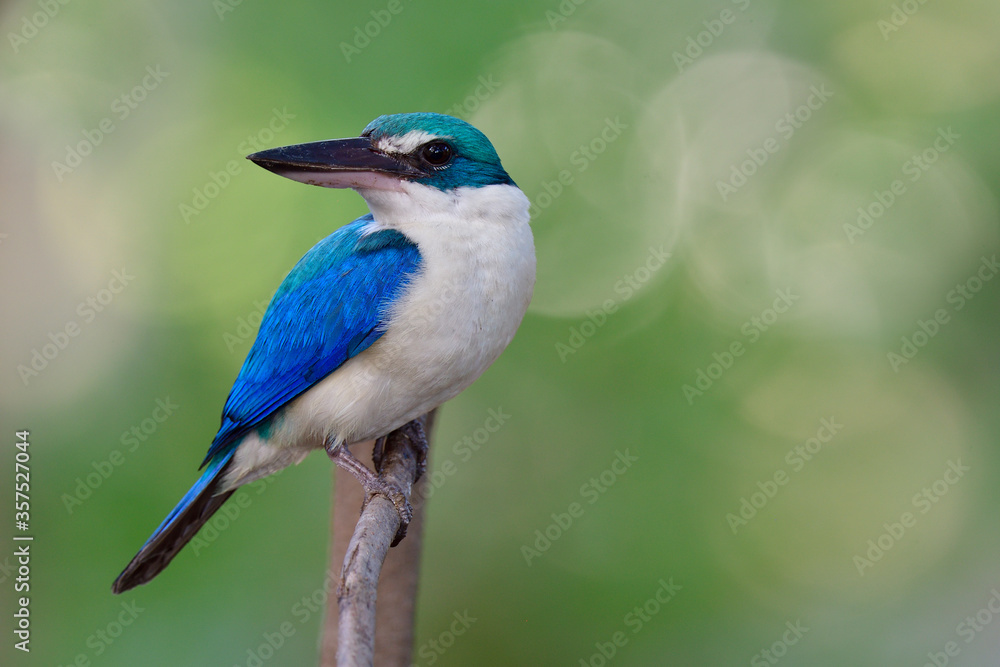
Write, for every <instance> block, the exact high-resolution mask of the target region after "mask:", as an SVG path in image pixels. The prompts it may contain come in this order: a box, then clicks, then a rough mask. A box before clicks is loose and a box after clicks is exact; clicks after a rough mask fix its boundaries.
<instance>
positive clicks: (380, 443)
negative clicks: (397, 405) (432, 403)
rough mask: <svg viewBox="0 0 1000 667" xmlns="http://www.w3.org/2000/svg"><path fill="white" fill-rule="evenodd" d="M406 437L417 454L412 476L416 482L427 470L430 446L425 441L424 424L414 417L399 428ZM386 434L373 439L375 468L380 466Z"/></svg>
mask: <svg viewBox="0 0 1000 667" xmlns="http://www.w3.org/2000/svg"><path fill="white" fill-rule="evenodd" d="M399 431H400V432H402V433H403V435H405V436H406V439H407V440H409V441H410V444H411V445H412V446H413V451H414V452H415V453H416V455H417V474H416V477H414V478H413V482H414V483H416V482H417V480H419V479H420V476H421V475H423V474H424V473H425V472H427V451H428V449H429V448H430V447H429V445H428V442H427V433H426V432H425V431H424V424H423V422H422V421H421V420H420V419H414V420H413V421H411V422H409V423H408V424H406V425H405V426H402V427H401V428H400V429H399ZM387 439H388V436H382V437H381V438H379V439H378V440H376V441H375V449H373V450H372V461H373V462H374V463H375V468H376V469H381V468H382V456H383V454H384V452H385V443H386V440H387Z"/></svg>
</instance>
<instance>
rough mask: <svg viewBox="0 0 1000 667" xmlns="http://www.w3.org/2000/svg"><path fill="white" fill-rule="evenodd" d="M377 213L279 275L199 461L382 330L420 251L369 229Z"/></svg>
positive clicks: (389, 233)
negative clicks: (366, 230) (217, 425)
mask: <svg viewBox="0 0 1000 667" xmlns="http://www.w3.org/2000/svg"><path fill="white" fill-rule="evenodd" d="M372 220H373V218H372V215H371V214H370V213H369V214H367V215H364V216H361V217H360V218H358V219H357V220H355V221H354V222H352V223H350V224H348V225H345V226H343V227H341V228H340V229H338V230H337V231H336V232H334V233H333V234H331V235H330V236H328V237H326V238H325V239H323V240H322V241H320V242H319V243H317V244H316V245H315V246H313V248H312V249H311V250H309V252H307V253H306V254H305V256H304V257H303V258H302V259H300V260H299V262H298V263H297V264H296V265H295V267H294V268H293V269H292V270H291V272H290V273H289V274H288V276H287V277H286V278H285V280H284V281H282V283H281V286H280V287H278V291H277V292H276V293H275V295H274V298H272V299H271V303H270V305H269V306H268V307H267V312H265V313H264V318H263V321H262V322H261V325H260V331H259V332H258V333H257V340H256V341H254V344H253V347H252V348H251V350H250V354H248V355H247V358H246V361H244V362H243V368H242V369H240V373H239V376H238V377H237V378H236V382H235V383H234V384H233V388H232V391H230V393H229V398H228V399H227V400H226V405H225V408H223V411H222V426H221V427H220V428H219V432H218V433H217V434H216V436H215V439H214V440H213V441H212V446H211V448H210V449H209V450H208V454H207V455H206V457H205V461H204V462H203V463H202V465H205V463H208V462H209V461H210V460H211V459H213V458H214V457H216V456H218V455H219V454H220V453H226V452H227V450H228V449H229V447H228V446H229V445H232V444H233V443H235V442H237V441H238V440H239V438H240V436H242V435H244V434H245V433H246V432H247V431H249V430H251V429H253V428H255V427H257V426H259V425H260V424H261V423H262V422H263V421H264V420H266V419H267V418H268V417H269V416H271V415H272V414H273V413H274V411H275V410H277V409H278V408H280V407H281V406H282V405H284V404H285V403H287V402H288V401H290V400H292V399H293V398H295V397H296V396H298V395H299V394H301V393H302V392H304V391H305V390H307V389H309V388H310V387H311V386H312V385H314V384H315V383H316V382H318V381H319V380H321V379H322V378H324V377H325V376H326V375H328V374H329V373H331V372H333V371H335V370H336V369H337V368H339V367H340V366H341V365H342V364H343V363H344V362H345V361H347V360H348V359H350V358H351V357H353V356H355V355H356V354H358V353H360V352H362V351H363V350H365V349H366V348H368V346H369V345H371V344H372V343H374V342H375V341H376V340H378V339H379V338H380V337H381V336H382V334H383V333H384V332H385V326H386V323H387V322H386V318H387V316H388V312H387V309H388V307H389V306H390V305H391V304H392V302H393V301H394V300H395V299H396V298H397V297H399V295H400V294H401V293H402V292H403V290H404V288H405V287H406V285H407V284H408V281H409V279H410V277H411V276H412V275H413V274H414V273H415V272H416V271H418V270H419V268H420V261H421V258H420V252H419V251H418V249H417V246H416V245H414V244H413V242H411V241H410V240H409V239H407V238H406V237H405V236H404V235H403V234H401V233H400V232H397V231H394V230H378V231H375V232H373V233H369V234H364V228H365V226H366V225H368V224H370V223H371V222H372Z"/></svg>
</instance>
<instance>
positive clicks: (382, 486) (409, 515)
mask: <svg viewBox="0 0 1000 667" xmlns="http://www.w3.org/2000/svg"><path fill="white" fill-rule="evenodd" d="M375 482H376V483H375V484H374V485H371V486H369V485H365V502H364V505H362V506H361V508H362V510H364V507H365V506H366V505H368V503H369V502H370V501H371V499H372V498H374V497H375V496H382V497H383V498H386V499H387V500H388V501H389V502H391V503H392V504H393V506H395V508H396V511H397V512H399V528H397V529H396V535H395V536H394V537H393V538H392V544H390V545H389V546H390V547H394V546H396V545H397V544H399V543H400V542H402V541H403V538H404V537H406V529H407V528H409V526H410V521H412V520H413V506H412V505H410V502H409V501H408V500H407V499H406V496H404V495H403V492H402V491H400V489H399V487H398V486H396V485H395V484H389V483H388V482H385V481H384V480H381V479H379V478H375Z"/></svg>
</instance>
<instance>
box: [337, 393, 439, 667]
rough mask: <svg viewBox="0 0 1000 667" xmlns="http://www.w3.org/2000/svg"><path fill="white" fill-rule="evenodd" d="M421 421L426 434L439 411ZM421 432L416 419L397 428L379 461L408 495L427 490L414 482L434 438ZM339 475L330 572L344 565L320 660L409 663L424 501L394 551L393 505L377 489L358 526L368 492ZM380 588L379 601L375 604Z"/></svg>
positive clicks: (387, 665)
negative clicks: (421, 452) (422, 452)
mask: <svg viewBox="0 0 1000 667" xmlns="http://www.w3.org/2000/svg"><path fill="white" fill-rule="evenodd" d="M420 421H421V422H422V424H423V426H424V433H430V431H431V429H432V428H433V422H434V412H431V413H429V414H428V415H425V416H424V417H423V418H422V419H421V420H420ZM419 435H420V431H419V430H416V429H414V427H413V426H412V422H411V424H407V425H406V426H404V427H402V428H400V429H397V430H396V431H393V432H392V433H391V434H390V435H389V437H388V438H387V440H386V442H385V446H384V447H383V449H382V456H381V459H380V460H379V462H378V466H377V468H376V470H377V471H378V472H379V476H380V477H382V478H383V479H384V480H385V481H387V482H390V483H392V484H395V485H396V486H397V487H399V489H400V490H401V491H402V492H403V495H404V497H406V499H407V500H409V499H410V497H411V493H412V494H413V496H414V497H415V498H420V499H422V498H423V497H424V489H423V486H424V485H425V484H426V477H423V478H421V479H420V480H419V481H418V482H417V485H416V488H414V486H413V478H414V477H415V476H416V470H417V457H418V452H419V450H420V447H421V445H423V446H424V447H426V446H427V445H429V443H428V442H420V437H419ZM428 440H429V437H428ZM354 449H355V450H356V452H357V453H356V455H357V456H358V457H359V458H361V457H362V456H366V454H367V452H368V451H370V448H369V447H368V444H367V443H366V444H363V445H360V446H357V447H355V448H354ZM361 460H362V461H364V462H365V463H366V464H368V463H370V460H366V459H365V458H361ZM335 477H336V479H335V483H334V484H335V487H334V503H335V505H334V512H333V526H332V531H331V532H332V536H333V539H332V545H331V553H330V565H329V568H330V570H329V571H330V572H331V573H332V572H336V571H337V570H336V568H337V567H338V566H339V564H340V563H343V566H342V568H341V575H340V578H339V585H338V588H337V596H336V598H335V597H334V596H332V595H331V596H330V597H329V598H328V600H327V609H326V620H325V622H324V629H323V643H322V657H321V663H320V664H321V665H322V666H323V667H335V666H339V667H355V666H357V665H360V666H365V667H367V666H369V665H372V664H378V665H379V667H383V666H384V667H397V666H398V667H408V665H410V664H411V656H412V652H413V632H414V613H415V610H416V592H417V579H418V575H419V571H420V542H421V540H420V537H421V531H422V528H423V502H422V501H421V502H418V503H417V504H416V507H414V511H413V518H412V520H411V522H410V526H409V529H408V531H407V538H406V539H404V540H403V541H402V542H400V543H399V545H398V546H397V547H396V548H394V549H392V550H391V551H389V545H390V544H391V543H392V541H393V538H394V536H395V535H396V532H397V530H398V528H399V524H400V520H399V512H398V511H397V510H396V507H395V506H394V505H393V504H392V502H390V501H389V500H388V499H386V498H385V497H383V496H375V497H374V498H372V500H371V501H370V502H369V503H368V505H367V506H366V507H364V509H363V510H362V511H361V517H360V518H359V519H358V520H357V523H356V525H355V523H354V518H355V517H357V516H358V512H359V509H360V508H361V504H362V502H363V500H364V492H363V491H362V489H361V487H360V485H359V484H358V483H357V481H356V480H355V479H354V478H353V477H352V476H351V475H350V474H349V473H346V472H344V471H342V470H340V469H339V468H337V472H336V473H335ZM387 552H388V555H387ZM380 572H381V577H380V576H379V575H380ZM376 594H377V597H378V599H379V600H380V601H381V602H382V604H380V605H378V607H377V608H376V605H375V600H376ZM376 627H377V628H378V631H377V633H376V630H375V628H376Z"/></svg>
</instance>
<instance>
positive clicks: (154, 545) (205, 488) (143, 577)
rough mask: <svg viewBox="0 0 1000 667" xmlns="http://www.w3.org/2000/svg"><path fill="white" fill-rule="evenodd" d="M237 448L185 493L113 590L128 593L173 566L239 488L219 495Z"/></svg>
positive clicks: (211, 464) (203, 474) (120, 576)
mask: <svg viewBox="0 0 1000 667" xmlns="http://www.w3.org/2000/svg"><path fill="white" fill-rule="evenodd" d="M235 451H236V448H235V447H233V448H231V449H230V450H229V451H228V452H225V453H224V454H220V455H219V456H218V457H216V458H215V459H214V460H212V462H211V463H209V464H208V467H207V468H206V469H205V472H204V473H202V475H201V477H199V478H198V481H197V482H195V484H194V486H192V487H191V490H190V491H188V492H187V493H186V494H184V497H183V498H181V501H180V502H179V503H177V507H175V508H174V509H173V510H172V511H171V512H170V514H168V515H167V518H166V519H164V520H163V523H161V524H160V525H159V527H158V528H157V529H156V530H155V531H153V534H152V535H151V536H150V537H149V539H148V540H146V543H145V544H143V545H142V548H141V549H139V553H137V554H136V555H135V558H133V559H132V562H130V563H129V564H128V566H127V567H126V568H125V569H124V570H123V571H122V573H121V574H119V575H118V578H117V579H115V583H114V584H112V586H111V590H112V592H114V593H124V592H125V591H127V590H129V589H130V588H134V587H136V586H139V585H141V584H145V583H147V582H149V581H150V580H151V579H152V578H153V577H155V576H156V575H158V574H159V573H160V572H162V571H163V569H164V568H165V567H166V566H167V565H169V564H170V561H171V560H173V558H174V556H176V555H177V553H178V552H179V551H180V550H181V549H182V548H183V547H184V545H185V544H187V543H188V542H189V541H190V540H191V538H192V537H194V535H195V533H197V532H198V529H200V528H201V527H202V526H203V525H205V522H206V521H208V520H209V519H210V518H212V515H213V514H215V512H216V510H218V509H219V508H220V507H222V504H223V503H224V502H226V500H227V499H228V498H229V496H231V495H232V494H233V491H234V490H235V489H232V490H229V491H226V492H224V493H220V494H216V489H217V488H218V486H219V480H220V479H221V477H222V473H223V471H224V470H225V469H226V466H228V465H229V462H230V461H231V460H232V458H233V452H235Z"/></svg>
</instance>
